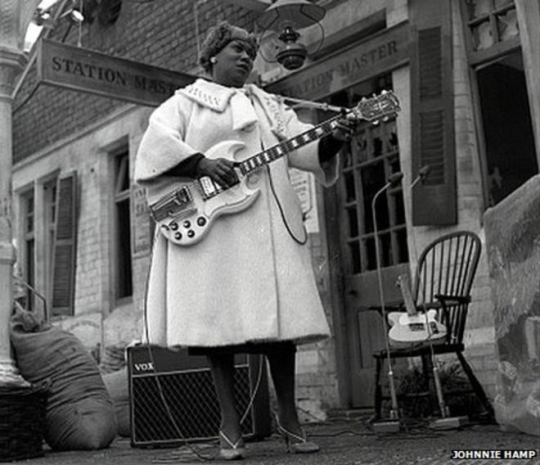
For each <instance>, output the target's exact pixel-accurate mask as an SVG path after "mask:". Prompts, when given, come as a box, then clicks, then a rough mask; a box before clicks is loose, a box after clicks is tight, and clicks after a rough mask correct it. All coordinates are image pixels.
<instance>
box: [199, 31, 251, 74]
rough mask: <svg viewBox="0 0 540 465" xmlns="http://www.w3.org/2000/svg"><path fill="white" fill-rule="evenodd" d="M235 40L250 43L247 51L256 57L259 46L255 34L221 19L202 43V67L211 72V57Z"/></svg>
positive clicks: (200, 57) (200, 61) (200, 60)
mask: <svg viewBox="0 0 540 465" xmlns="http://www.w3.org/2000/svg"><path fill="white" fill-rule="evenodd" d="M233 40H241V41H242V42H244V43H246V44H247V45H248V47H247V52H248V53H249V55H250V56H251V58H252V59H253V60H254V59H255V57H256V56H257V50H258V48H259V46H258V43H257V37H256V36H255V34H250V33H249V32H247V31H246V30H245V29H242V28H240V27H236V26H233V25H231V24H229V23H228V22H227V21H221V22H220V23H219V24H218V25H217V26H214V27H212V28H210V30H209V31H208V35H207V36H206V39H205V40H204V43H203V45H202V49H201V54H200V56H199V64H200V65H201V67H202V69H204V71H206V72H209V71H210V70H211V69H212V62H211V61H210V58H211V57H213V56H215V55H216V54H218V53H219V52H220V51H221V50H223V48H225V47H226V46H227V44H228V43H229V42H231V41H233Z"/></svg>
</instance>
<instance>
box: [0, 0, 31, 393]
mask: <svg viewBox="0 0 540 465" xmlns="http://www.w3.org/2000/svg"><path fill="white" fill-rule="evenodd" d="M38 2H39V0H31V1H30V2H27V1H24V0H2V1H1V2H0V3H1V4H0V386H1V385H14V386H28V385H29V383H28V382H27V381H25V380H24V379H23V378H22V377H21V376H20V374H19V372H18V370H17V367H16V366H15V362H14V361H13V358H12V355H11V347H10V335H9V323H10V317H11V313H12V309H13V264H14V262H15V250H14V247H13V243H12V240H13V228H12V225H13V211H12V165H13V138H12V109H13V98H12V93H13V89H14V84H15V79H16V77H17V75H18V74H19V73H20V72H21V71H22V70H23V68H24V65H25V63H26V56H25V55H24V53H23V50H22V47H23V43H24V35H23V34H24V32H25V31H26V26H27V25H28V22H29V21H30V18H31V13H32V11H33V9H32V8H29V7H32V6H33V7H34V8H35V7H36V6H37V3H38Z"/></svg>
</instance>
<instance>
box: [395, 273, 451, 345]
mask: <svg viewBox="0 0 540 465" xmlns="http://www.w3.org/2000/svg"><path fill="white" fill-rule="evenodd" d="M397 284H398V286H399V288H400V290H401V295H402V296H403V302H404V304H405V308H406V309H407V312H406V313H405V312H391V313H389V314H388V320H389V322H390V325H391V326H392V327H391V328H390V332H389V333H388V337H389V338H390V341H392V343H393V344H394V345H400V344H401V345H403V344H405V345H407V344H412V343H418V342H425V341H428V340H431V341H432V342H436V341H439V340H441V339H443V338H444V337H445V336H446V326H444V325H443V324H442V323H440V322H439V321H438V320H437V318H436V317H437V310H435V309H430V310H428V311H427V312H426V313H425V314H420V313H418V311H417V310H416V305H415V303H414V300H413V297H412V295H411V289H410V285H409V277H408V276H407V275H400V276H399V277H398V283H397Z"/></svg>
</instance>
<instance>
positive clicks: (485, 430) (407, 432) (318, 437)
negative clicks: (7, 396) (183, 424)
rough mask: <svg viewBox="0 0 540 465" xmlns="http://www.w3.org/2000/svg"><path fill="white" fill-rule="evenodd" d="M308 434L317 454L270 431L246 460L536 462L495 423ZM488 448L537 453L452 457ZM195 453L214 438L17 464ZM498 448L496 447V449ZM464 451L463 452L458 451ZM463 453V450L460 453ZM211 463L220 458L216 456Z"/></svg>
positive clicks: (336, 424)
mask: <svg viewBox="0 0 540 465" xmlns="http://www.w3.org/2000/svg"><path fill="white" fill-rule="evenodd" d="M306 430H307V432H308V434H309V436H310V437H311V438H312V439H313V440H315V441H316V442H317V443H319V445H320V446H321V451H320V452H319V453H318V454H310V455H292V454H287V453H286V452H285V445H284V443H282V442H281V441H280V438H279V437H277V436H275V435H273V436H271V437H269V438H267V439H265V440H263V441H259V442H251V443H248V445H247V447H248V453H249V455H248V457H247V459H246V460H245V461H244V463H246V465H248V464H253V465H280V464H291V465H305V464H325V465H364V464H371V465H407V464H417V465H424V464H434V465H438V464H456V465H458V464H475V465H476V464H478V465H488V464H519V465H525V464H540V436H530V435H525V434H522V433H516V432H504V431H502V430H501V428H500V427H499V426H497V425H480V424H470V425H468V426H464V427H462V428H460V429H453V430H434V429H431V428H429V427H428V424H427V423H426V422H418V421H417V422H414V423H412V422H408V423H407V424H405V425H403V426H402V430H401V431H400V432H399V433H387V434H378V433H375V432H373V430H372V429H370V427H369V426H368V425H367V423H366V421H365V420H364V419H362V418H356V419H354V418H353V419H337V420H333V421H329V422H325V423H318V424H311V425H307V426H306ZM458 450H459V451H470V450H476V451H480V450H487V451H491V452H490V453H491V454H501V457H503V454H504V452H500V451H507V450H512V451H535V453H537V457H536V458H522V459H505V458H500V459H456V460H453V459H452V454H453V451H458ZM194 451H197V452H198V453H200V454H204V455H207V456H214V455H215V454H216V453H217V451H218V449H217V443H215V442H214V443H208V444H201V443H198V444H196V445H193V446H191V448H190V447H186V446H183V447H180V448H175V449H155V448H150V449H141V448H133V447H131V445H130V441H129V439H126V438H118V439H117V440H115V441H114V442H113V444H112V445H111V446H110V447H109V448H107V449H104V450H99V451H84V452H81V451H70V452H53V451H50V450H48V449H47V448H45V455H44V456H43V457H40V458H35V459H29V460H28V461H24V462H21V463H28V464H30V465H147V464H148V465H153V464H200V463H204V462H205V460H204V459H200V458H198V457H197V455H196V453H195V452H194ZM498 451H499V452H498ZM462 454H465V452H462ZM462 456H463V455H462ZM215 462H216V463H218V462H219V463H223V462H222V461H220V460H215Z"/></svg>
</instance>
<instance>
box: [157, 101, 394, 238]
mask: <svg viewBox="0 0 540 465" xmlns="http://www.w3.org/2000/svg"><path fill="white" fill-rule="evenodd" d="M399 110H400V107H399V101H398V99H397V97H396V96H395V94H394V93H393V92H391V91H383V92H382V93H381V94H379V95H377V96H374V97H372V98H369V99H367V98H364V99H362V100H361V101H360V102H359V103H358V104H357V105H356V106H355V107H354V108H352V109H349V110H347V111H346V114H345V116H346V117H347V118H352V119H364V120H366V121H370V122H373V123H377V122H379V120H381V119H385V118H386V119H387V118H388V117H390V116H391V115H395V114H396V113H397V112H398V111H399ZM341 117H343V115H338V116H335V117H333V118H330V119H328V120H326V121H324V122H323V123H321V124H319V125H317V126H315V127H313V128H311V129H310V130H308V131H306V132H303V133H302V134H299V135H297V136H295V137H292V138H291V139H288V140H286V141H284V142H281V143H279V144H276V145H274V146H272V147H270V148H269V149H267V150H264V151H262V152H260V153H257V154H255V155H253V156H250V157H248V158H245V159H243V160H237V152H239V151H240V150H241V149H242V148H244V147H245V144H244V143H243V142H240V141H230V140H229V141H224V142H220V143H218V144H216V145H214V146H213V147H211V148H210V150H208V151H207V152H206V156H207V157H208V158H211V159H215V158H226V159H228V160H231V161H234V162H235V164H236V168H235V169H236V172H237V176H238V181H237V182H236V183H235V184H233V185H229V186H222V185H220V184H218V183H216V182H214V181H213V180H212V179H211V178H210V177H208V176H205V177H201V178H199V179H196V180H190V182H187V183H186V182H180V181H178V182H176V183H172V184H171V186H170V188H167V189H166V192H163V190H160V191H154V190H153V189H152V187H151V186H150V187H148V188H147V198H148V203H149V205H150V213H151V214H152V216H153V218H154V220H155V221H156V223H157V227H158V228H159V229H160V231H161V233H162V234H163V235H164V236H165V237H166V238H167V239H168V240H170V241H172V242H173V243H174V244H177V245H180V246H190V245H194V244H197V243H198V242H200V241H201V240H202V239H203V238H204V237H205V235H206V234H207V232H208V231H209V230H210V228H211V226H212V224H213V223H214V221H215V220H216V219H218V218H219V217H220V216H222V215H227V214H233V213H239V212H242V211H243V210H246V209H247V208H249V207H250V206H251V205H252V204H253V202H255V200H257V198H258V195H259V193H260V190H259V189H258V188H257V187H256V186H254V184H255V183H253V182H252V183H250V179H249V175H250V174H251V173H253V172H254V171H256V170H257V169H259V168H261V167H262V166H265V165H267V164H268V163H271V162H272V161H274V160H277V159H279V158H281V157H283V156H285V155H287V154H288V153H289V152H291V151H293V150H296V149H298V148H300V147H302V146H304V145H306V144H308V143H310V142H313V141H315V140H317V139H319V138H321V137H323V136H325V135H327V134H329V133H331V132H332V131H333V129H334V128H335V127H336V126H337V124H338V120H339V118H341Z"/></svg>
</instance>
